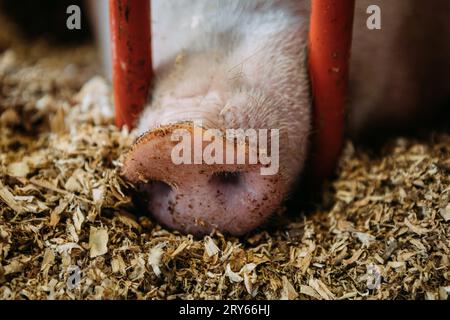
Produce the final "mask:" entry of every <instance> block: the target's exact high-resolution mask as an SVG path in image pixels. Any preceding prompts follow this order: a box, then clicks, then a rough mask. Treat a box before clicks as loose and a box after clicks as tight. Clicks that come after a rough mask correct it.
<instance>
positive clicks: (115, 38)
mask: <svg viewBox="0 0 450 320" xmlns="http://www.w3.org/2000/svg"><path fill="white" fill-rule="evenodd" d="M109 16H110V29H111V47H112V66H113V90H114V106H115V118H116V125H117V126H118V127H122V126H123V125H125V124H126V125H128V127H129V128H130V129H131V128H133V127H134V125H135V122H136V119H137V117H139V115H140V113H141V111H142V109H143V106H144V105H145V103H146V102H147V98H148V93H149V92H148V91H149V87H150V83H151V80H152V58H151V33H150V1H149V0H109Z"/></svg>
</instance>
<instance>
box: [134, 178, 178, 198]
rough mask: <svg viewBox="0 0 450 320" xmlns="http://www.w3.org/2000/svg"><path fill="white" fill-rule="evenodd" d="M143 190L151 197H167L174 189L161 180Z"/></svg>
mask: <svg viewBox="0 0 450 320" xmlns="http://www.w3.org/2000/svg"><path fill="white" fill-rule="evenodd" d="M141 190H142V191H144V192H146V193H147V194H148V195H149V197H160V198H162V197H166V196H168V195H169V194H170V193H171V192H172V187H171V186H170V185H168V184H167V183H165V182H163V181H159V180H152V181H150V182H148V183H146V184H144V185H142V186H141Z"/></svg>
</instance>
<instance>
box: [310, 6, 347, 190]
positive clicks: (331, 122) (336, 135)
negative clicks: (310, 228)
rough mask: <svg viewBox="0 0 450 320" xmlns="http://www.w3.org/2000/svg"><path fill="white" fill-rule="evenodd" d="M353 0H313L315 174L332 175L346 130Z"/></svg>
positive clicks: (320, 177) (311, 69)
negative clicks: (345, 116)
mask: <svg viewBox="0 0 450 320" xmlns="http://www.w3.org/2000/svg"><path fill="white" fill-rule="evenodd" d="M354 8H355V1H354V0H312V2H311V22H310V31H309V32H310V39H309V41H310V43H309V68H310V77H311V84H312V93H313V103H314V125H315V127H314V128H315V131H316V132H315V135H314V142H313V146H312V148H313V150H312V152H313V153H312V155H313V158H312V166H313V178H314V180H315V181H316V182H319V181H322V180H323V179H324V178H327V177H329V176H330V175H331V174H332V173H333V172H334V168H335V166H336V162H337V159H338V157H339V154H340V151H341V148H342V143H343V132H344V105H345V102H346V93H347V82H348V64H349V58H350V47H351V39H352V29H353V15H354Z"/></svg>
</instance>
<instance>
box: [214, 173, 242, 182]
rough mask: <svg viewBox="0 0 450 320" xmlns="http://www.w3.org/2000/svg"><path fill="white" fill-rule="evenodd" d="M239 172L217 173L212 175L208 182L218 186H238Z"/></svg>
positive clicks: (240, 176)
mask: <svg viewBox="0 0 450 320" xmlns="http://www.w3.org/2000/svg"><path fill="white" fill-rule="evenodd" d="M241 178H242V174H241V173H240V172H236V171H235V172H230V171H219V172H215V173H213V175H212V177H211V180H210V182H211V183H213V184H219V185H238V184H239V183H240V182H241Z"/></svg>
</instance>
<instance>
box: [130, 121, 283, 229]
mask: <svg viewBox="0 0 450 320" xmlns="http://www.w3.org/2000/svg"><path fill="white" fill-rule="evenodd" d="M180 129H183V130H185V132H186V133H189V134H191V133H192V137H194V134H193V131H195V130H198V131H199V133H200V134H201V131H202V129H201V128H196V127H193V126H192V125H191V124H177V125H168V126H163V127H160V128H158V129H155V130H152V131H150V132H148V133H146V134H145V135H143V136H141V137H140V138H139V139H138V141H137V142H136V143H135V145H134V147H133V148H132V150H131V151H130V153H129V154H128V156H127V158H126V161H125V163H124V169H123V172H122V174H123V175H124V176H125V177H126V178H127V179H128V180H130V181H131V182H133V183H135V184H136V185H137V188H138V190H139V192H140V193H141V198H142V199H143V200H144V201H143V202H144V203H145V205H146V207H147V209H148V210H149V211H150V212H151V213H152V214H153V215H154V216H155V217H156V219H158V220H159V221H160V222H162V223H163V224H164V225H166V226H168V227H170V228H173V229H178V230H182V231H183V232H186V233H192V234H207V233H210V232H211V231H212V230H220V231H222V232H227V233H231V234H235V235H241V234H244V233H245V232H247V231H249V230H252V229H254V228H255V227H257V226H258V225H259V224H261V222H262V221H264V220H266V219H267V217H268V216H269V215H270V214H272V213H273V212H274V211H275V210H276V209H277V207H278V206H279V205H280V202H281V201H282V198H283V193H284V191H285V190H284V185H283V182H282V179H281V177H280V175H279V174H275V175H261V170H260V169H261V165H260V164H226V162H225V161H222V163H223V164H221V163H206V162H207V160H206V159H198V155H196V154H194V153H195V150H192V153H191V157H189V158H190V159H192V162H191V163H181V164H180V163H174V162H176V161H174V159H173V152H174V150H176V146H177V144H178V142H176V141H173V139H172V136H173V133H174V132H175V131H176V130H180ZM189 139H190V138H189ZM193 139H194V138H192V140H193ZM223 139H224V141H223V142H224V146H225V147H224V152H223V154H226V151H225V149H227V148H233V150H234V151H237V150H236V147H235V144H232V143H230V142H227V141H226V139H225V138H223ZM193 144H194V141H192V144H191V145H193ZM207 147H208V144H207V143H204V142H202V148H201V149H200V150H201V151H202V152H203V151H204V150H205V148H207ZM247 150H248V148H247ZM234 154H237V152H234ZM196 157H197V159H196Z"/></svg>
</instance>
